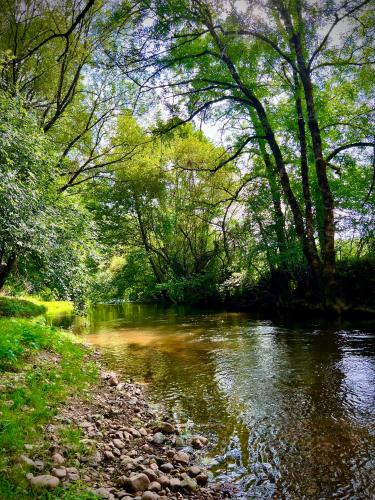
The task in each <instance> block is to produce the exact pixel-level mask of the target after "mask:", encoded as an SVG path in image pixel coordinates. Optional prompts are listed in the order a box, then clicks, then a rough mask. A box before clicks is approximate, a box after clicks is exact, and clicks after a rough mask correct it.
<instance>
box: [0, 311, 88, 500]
mask: <svg viewBox="0 0 375 500" xmlns="http://www.w3.org/2000/svg"><path fill="white" fill-rule="evenodd" d="M87 355H88V351H87V349H85V348H84V346H82V345H81V344H80V343H79V342H77V340H76V339H75V338H74V337H73V336H72V335H71V334H69V333H67V332H64V331H62V330H59V329H57V328H53V327H48V326H46V325H45V324H43V323H41V322H37V321H35V320H28V319H21V318H4V317H3V318H0V378H1V381H0V499H1V500H3V499H4V500H5V499H12V500H16V499H17V500H18V499H21V498H22V499H23V498H25V499H26V498H43V499H44V498H45V499H49V498H63V499H65V500H73V499H78V498H79V499H90V498H96V497H95V496H93V495H91V493H84V492H83V489H82V488H83V486H82V487H80V486H79V484H78V485H72V486H69V487H68V489H64V490H63V489H62V488H58V489H56V490H54V491H53V492H46V493H41V492H38V493H37V494H36V493H34V492H32V491H31V490H30V489H29V488H28V481H27V480H26V473H27V472H30V470H29V469H28V468H27V466H25V465H21V464H19V463H17V458H18V457H19V455H21V454H27V452H25V444H31V445H32V446H33V450H34V451H33V454H35V453H36V454H37V456H38V458H39V459H41V460H42V461H44V462H48V460H50V457H49V455H50V453H49V451H48V448H49V446H50V443H48V442H46V441H45V440H46V437H45V433H44V432H43V430H44V427H45V426H46V425H47V424H48V423H50V422H51V419H52V418H53V416H54V415H55V414H56V413H57V409H58V407H59V405H61V404H63V403H64V402H66V400H67V398H68V397H69V396H70V395H79V396H80V397H81V398H82V397H85V394H86V395H87V397H88V395H89V388H90V385H91V384H92V383H93V382H94V381H95V380H96V378H97V367H96V364H95V363H93V362H92V361H90V360H89V359H88V357H87ZM62 438H63V440H64V442H65V443H66V444H67V445H69V443H70V444H71V446H72V449H74V448H75V447H76V446H78V445H79V435H78V434H77V430H74V429H65V434H63V435H62ZM33 472H34V471H33ZM80 488H81V490H82V491H81V490H80Z"/></svg>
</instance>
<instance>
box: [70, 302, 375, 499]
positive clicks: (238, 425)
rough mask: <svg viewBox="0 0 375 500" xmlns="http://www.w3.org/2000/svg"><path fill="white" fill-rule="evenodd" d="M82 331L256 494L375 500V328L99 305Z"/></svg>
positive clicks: (219, 471) (223, 470)
mask: <svg viewBox="0 0 375 500" xmlns="http://www.w3.org/2000/svg"><path fill="white" fill-rule="evenodd" d="M76 329H77V330H78V331H79V330H80V331H81V332H82V331H83V333H86V334H87V339H88V341H89V342H90V343H91V344H93V345H95V346H98V347H100V348H101V350H102V352H103V356H104V358H105V360H106V362H107V363H108V364H109V365H110V366H111V367H112V368H113V369H116V370H117V371H119V372H121V373H122V374H123V375H124V376H126V377H128V378H129V377H131V378H133V379H135V380H139V381H145V382H149V383H151V385H150V388H151V398H152V399H153V401H155V402H159V403H162V404H163V405H164V406H165V407H166V408H167V409H168V410H169V412H170V413H171V415H173V416H174V418H176V419H177V420H178V421H179V422H181V423H182V424H185V425H186V427H187V428H188V429H192V430H194V431H196V432H200V431H201V432H204V433H205V434H208V435H210V438H211V441H212V442H213V443H214V445H213V447H212V449H211V450H210V453H209V457H208V458H207V461H208V463H209V465H210V467H211V470H212V471H213V472H214V474H215V475H216V476H217V477H218V478H219V479H222V480H223V481H232V482H236V483H238V484H239V485H240V486H241V487H242V489H243V491H244V493H243V496H245V497H251V498H254V497H258V498H284V497H285V498H298V499H299V498H361V499H362V498H373V496H374V494H375V478H374V465H375V464H374V456H375V455H374V451H375V449H374V448H375V446H374V444H375V443H374V434H375V412H374V407H375V388H374V380H375V357H374V334H373V333H372V332H374V331H375V328H374V324H371V323H367V324H363V325H360V324H358V323H357V325H355V326H353V324H350V323H345V324H344V323H335V324H333V323H324V322H309V323H302V322H291V321H289V322H285V321H284V322H283V323H281V322H277V321H264V320H254V319H252V318H251V317H249V316H248V315H246V314H244V313H234V312H217V311H214V312H204V311H196V310H193V309H186V308H184V307H181V308H168V309H165V308H162V307H160V306H155V305H140V304H122V305H111V306H109V305H98V306H96V307H95V308H93V309H92V310H91V311H90V312H89V316H88V320H87V322H86V323H85V324H84V325H83V326H82V324H81V326H79V325H78V324H77V325H76Z"/></svg>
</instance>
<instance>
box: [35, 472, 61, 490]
mask: <svg viewBox="0 0 375 500" xmlns="http://www.w3.org/2000/svg"><path fill="white" fill-rule="evenodd" d="M59 483H60V480H59V478H57V477H55V476H50V475H49V474H43V475H41V476H35V477H32V478H31V479H30V484H31V486H32V487H33V488H36V489H43V488H46V489H49V490H53V489H54V488H57V486H58V485H59Z"/></svg>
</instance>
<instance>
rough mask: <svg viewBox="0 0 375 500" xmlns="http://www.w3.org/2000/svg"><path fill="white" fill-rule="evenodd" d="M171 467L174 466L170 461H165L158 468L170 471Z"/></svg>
mask: <svg viewBox="0 0 375 500" xmlns="http://www.w3.org/2000/svg"><path fill="white" fill-rule="evenodd" d="M173 469H174V467H173V465H172V464H171V463H170V462H167V463H165V464H162V465H161V466H160V470H162V471H163V472H171V471H172V470H173Z"/></svg>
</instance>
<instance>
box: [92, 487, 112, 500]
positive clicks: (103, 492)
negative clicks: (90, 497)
mask: <svg viewBox="0 0 375 500" xmlns="http://www.w3.org/2000/svg"><path fill="white" fill-rule="evenodd" d="M94 493H95V494H96V495H98V496H99V497H100V498H107V499H109V500H112V499H113V498H114V496H113V495H112V493H111V492H110V491H109V490H108V489H107V488H98V489H97V490H94Z"/></svg>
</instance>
